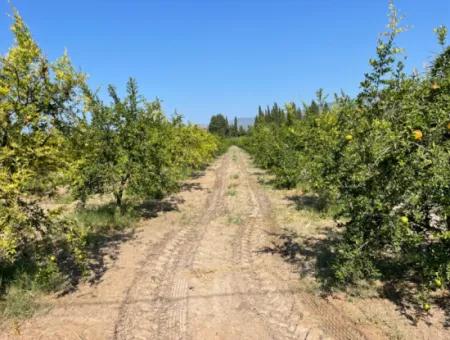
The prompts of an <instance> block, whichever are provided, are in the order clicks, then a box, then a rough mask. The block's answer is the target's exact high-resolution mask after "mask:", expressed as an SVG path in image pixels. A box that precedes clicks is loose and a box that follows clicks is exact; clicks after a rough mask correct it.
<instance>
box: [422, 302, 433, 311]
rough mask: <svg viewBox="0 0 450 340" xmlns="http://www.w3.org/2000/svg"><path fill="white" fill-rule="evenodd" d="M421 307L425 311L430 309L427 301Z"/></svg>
mask: <svg viewBox="0 0 450 340" xmlns="http://www.w3.org/2000/svg"><path fill="white" fill-rule="evenodd" d="M422 308H423V310H424V311H425V312H428V311H429V310H430V309H431V306H430V304H429V303H424V304H423V306H422Z"/></svg>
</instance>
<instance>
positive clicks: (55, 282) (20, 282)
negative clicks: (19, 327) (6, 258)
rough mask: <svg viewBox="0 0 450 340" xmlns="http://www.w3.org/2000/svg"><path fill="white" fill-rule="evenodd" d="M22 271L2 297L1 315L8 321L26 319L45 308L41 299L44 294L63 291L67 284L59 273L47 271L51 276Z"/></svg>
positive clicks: (0, 302) (16, 275)
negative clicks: (62, 288)
mask: <svg viewBox="0 0 450 340" xmlns="http://www.w3.org/2000/svg"><path fill="white" fill-rule="evenodd" d="M41 272H42V270H41V271H39V272H34V273H32V271H30V270H29V269H28V270H27V271H25V270H22V271H19V272H17V273H16V274H15V275H14V277H13V278H12V279H11V281H10V282H8V285H7V288H6V289H5V292H4V293H3V294H2V295H1V297H0V314H1V315H2V316H3V317H4V318H7V319H26V318H30V317H32V316H33V315H34V314H35V313H36V312H37V311H38V310H40V309H42V308H43V307H45V304H43V303H41V302H40V301H39V300H40V299H39V298H40V297H41V296H42V295H43V294H44V293H49V292H51V291H56V290H59V289H61V287H62V286H64V283H65V282H66V280H65V278H63V277H62V275H61V274H60V273H59V272H56V271H53V270H51V269H50V270H45V272H47V273H50V275H46V276H43V275H42V274H41Z"/></svg>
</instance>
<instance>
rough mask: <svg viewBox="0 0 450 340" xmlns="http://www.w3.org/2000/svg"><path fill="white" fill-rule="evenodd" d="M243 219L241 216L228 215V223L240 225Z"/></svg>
mask: <svg viewBox="0 0 450 340" xmlns="http://www.w3.org/2000/svg"><path fill="white" fill-rule="evenodd" d="M242 222H243V220H242V218H241V216H228V223H229V224H237V225H240V224H242Z"/></svg>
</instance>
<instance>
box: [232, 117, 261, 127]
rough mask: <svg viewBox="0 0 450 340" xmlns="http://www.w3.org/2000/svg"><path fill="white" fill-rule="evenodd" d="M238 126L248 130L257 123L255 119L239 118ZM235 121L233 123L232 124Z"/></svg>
mask: <svg viewBox="0 0 450 340" xmlns="http://www.w3.org/2000/svg"><path fill="white" fill-rule="evenodd" d="M237 121H238V126H242V127H243V128H244V129H248V128H249V127H250V126H253V124H254V123H255V118H248V117H238V119H237ZM232 122H233V121H231V123H232Z"/></svg>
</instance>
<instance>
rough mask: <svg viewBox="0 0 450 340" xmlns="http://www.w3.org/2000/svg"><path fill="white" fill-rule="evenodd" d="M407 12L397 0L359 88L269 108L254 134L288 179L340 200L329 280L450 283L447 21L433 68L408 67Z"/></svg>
mask: <svg viewBox="0 0 450 340" xmlns="http://www.w3.org/2000/svg"><path fill="white" fill-rule="evenodd" d="M398 21H399V19H398V16H397V12H396V10H395V8H394V7H393V6H392V7H391V16H390V23H389V30H388V31H387V32H386V33H384V34H383V35H382V36H381V38H380V39H379V41H378V45H377V49H376V53H377V54H376V58H374V59H371V60H370V65H371V66H372V70H371V71H370V72H368V73H367V74H366V75H365V77H364V80H363V81H362V83H361V91H360V93H359V94H358V95H357V96H356V98H351V97H349V96H347V95H344V94H341V95H336V96H335V98H334V101H333V104H331V105H327V104H326V101H325V99H324V96H323V93H322V92H321V91H320V92H319V93H318V98H317V100H316V101H314V102H313V103H312V104H311V105H307V106H305V107H304V108H303V109H302V110H299V109H297V108H296V107H295V106H294V105H292V104H289V105H287V106H286V107H285V108H283V109H280V108H279V107H278V106H276V107H274V108H272V109H271V110H267V111H266V112H265V113H264V112H262V110H260V112H259V114H258V117H257V118H256V126H255V128H254V129H253V130H252V132H251V134H250V136H249V137H248V138H247V140H246V142H245V146H246V148H247V149H248V150H249V151H250V152H251V153H252V155H253V157H254V159H255V161H256V162H257V163H258V165H260V166H262V167H265V168H268V169H270V170H271V171H272V173H273V174H275V176H276V181H277V183H278V185H279V186H283V187H294V186H300V187H302V188H303V189H304V190H306V191H309V192H313V193H314V194H316V195H317V196H318V199H319V200H320V207H321V208H323V209H325V208H326V207H329V206H333V207H334V208H335V209H336V210H337V214H336V218H337V219H338V220H339V221H342V222H341V223H339V226H341V227H342V229H341V230H342V232H340V233H339V236H338V239H337V243H336V245H335V246H334V247H332V249H331V251H332V252H333V254H334V257H333V261H332V263H331V274H332V275H331V277H328V278H327V279H326V280H327V281H326V282H325V283H326V284H337V285H342V286H346V285H348V284H351V283H357V282H358V281H360V280H365V279H376V278H384V279H393V280H394V281H396V282H399V281H400V282H406V281H408V282H415V283H417V287H420V288H421V291H422V292H427V291H429V289H442V288H444V287H446V288H448V287H450V257H449V254H450V47H448V46H447V45H445V38H446V34H447V29H446V28H445V27H439V28H438V29H436V33H437V35H438V40H439V43H440V45H441V46H442V52H441V53H439V55H437V56H436V57H435V59H434V61H433V62H432V64H431V66H430V68H429V69H428V70H427V72H426V73H425V74H423V75H419V74H418V73H417V72H414V73H413V74H407V73H406V72H405V71H404V63H403V58H402V57H401V49H400V48H399V47H398V46H397V45H396V39H395V38H396V37H397V35H398V34H399V33H401V32H402V31H403V29H402V28H401V27H399V24H398ZM425 295H426V294H425V293H424V296H425ZM424 299H425V298H424ZM428 308H429V305H428V304H427V303H425V302H424V309H425V310H427V309H428Z"/></svg>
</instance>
